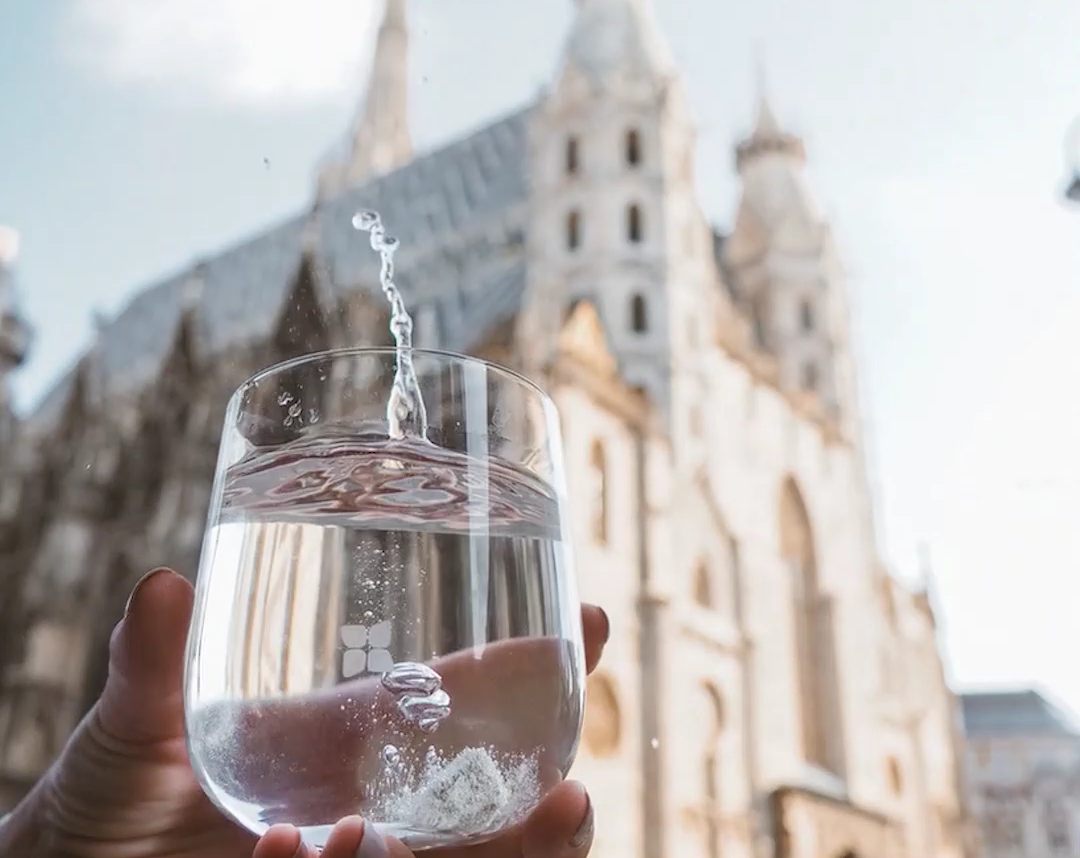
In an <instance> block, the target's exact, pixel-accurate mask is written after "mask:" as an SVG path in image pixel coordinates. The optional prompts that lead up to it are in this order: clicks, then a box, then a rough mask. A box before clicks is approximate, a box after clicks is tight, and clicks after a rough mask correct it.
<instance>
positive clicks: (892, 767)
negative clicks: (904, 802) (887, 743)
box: [885, 757, 904, 798]
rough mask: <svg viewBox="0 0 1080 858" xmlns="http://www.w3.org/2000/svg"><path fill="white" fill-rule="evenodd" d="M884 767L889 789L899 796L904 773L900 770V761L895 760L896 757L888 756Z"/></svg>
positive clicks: (902, 788)
mask: <svg viewBox="0 0 1080 858" xmlns="http://www.w3.org/2000/svg"><path fill="white" fill-rule="evenodd" d="M885 768H886V772H887V774H888V777H889V789H890V790H892V794H893V795H895V796H896V797H897V798H899V797H900V796H901V795H902V794H903V792H904V775H903V772H901V771H900V763H899V762H897V760H896V757H889V759H888V762H886V764H885Z"/></svg>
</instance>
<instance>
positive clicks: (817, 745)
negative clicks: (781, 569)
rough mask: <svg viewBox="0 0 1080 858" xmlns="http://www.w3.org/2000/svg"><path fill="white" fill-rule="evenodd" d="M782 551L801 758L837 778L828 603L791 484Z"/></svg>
mask: <svg viewBox="0 0 1080 858" xmlns="http://www.w3.org/2000/svg"><path fill="white" fill-rule="evenodd" d="M780 551H781V556H782V557H783V560H784V564H785V565H786V566H787V568H788V572H789V574H790V575H791V590H792V595H793V601H794V605H793V610H794V615H795V624H794V632H795V634H794V641H793V643H794V650H795V651H794V657H795V675H796V681H797V691H798V698H799V708H800V713H801V719H800V720H801V733H802V746H803V754H804V756H805V759H806V761H807V762H808V763H810V764H811V765H814V766H818V767H819V768H822V769H825V770H827V771H831V772H833V773H834V774H839V770H840V765H839V762H838V760H837V759H836V757H835V752H834V747H833V743H832V741H831V740H832V738H833V737H832V736H831V735H830V725H832V724H834V723H835V721H836V717H837V715H838V707H837V705H836V703H837V699H836V689H835V684H834V679H835V673H834V665H835V662H834V660H833V658H832V622H831V613H830V610H829V602H828V599H827V598H826V597H825V596H824V594H822V592H821V590H820V587H819V580H818V570H817V561H816V557H815V552H814V536H813V531H812V530H811V527H810V516H809V514H808V513H807V511H806V505H805V504H804V503H803V499H802V495H801V493H800V492H799V489H798V487H797V486H796V485H795V483H794V481H792V480H791V479H788V480H787V481H786V482H785V483H784V486H783V489H782V491H781V495H780Z"/></svg>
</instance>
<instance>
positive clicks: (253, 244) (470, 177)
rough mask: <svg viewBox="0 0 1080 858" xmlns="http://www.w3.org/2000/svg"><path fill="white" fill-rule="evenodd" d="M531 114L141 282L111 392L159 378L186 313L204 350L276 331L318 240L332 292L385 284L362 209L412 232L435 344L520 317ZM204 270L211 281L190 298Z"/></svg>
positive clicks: (421, 301) (417, 295) (103, 334)
mask: <svg viewBox="0 0 1080 858" xmlns="http://www.w3.org/2000/svg"><path fill="white" fill-rule="evenodd" d="M528 114H529V109H528V108H527V109H525V110H521V111H518V112H516V113H514V114H512V115H510V116H507V117H505V118H503V119H501V120H499V121H496V122H494V123H493V124H491V125H488V126H487V127H485V128H483V129H481V130H480V131H478V132H476V133H474V134H472V135H471V136H469V137H467V138H465V139H462V140H459V141H457V142H455V143H452V144H450V145H449V146H446V147H444V148H442V149H439V150H437V151H434V152H431V153H430V154H427V155H424V156H421V157H418V158H417V159H415V160H414V161H412V162H411V163H409V164H408V165H406V166H404V167H402V168H401V169H399V170H396V171H394V172H392V173H388V174H386V175H384V176H381V177H379V178H376V179H374V180H372V181H371V182H368V183H367V184H364V185H362V186H360V187H358V188H356V189H353V190H349V191H346V192H345V193H344V194H342V195H341V196H339V197H336V198H333V199H329V200H325V201H323V202H322V203H321V204H320V209H319V212H318V214H317V216H316V217H315V218H314V219H313V218H312V216H311V214H310V213H307V212H305V213H302V214H300V215H297V216H295V217H293V218H290V219H289V220H287V221H286V222H284V223H282V224H280V225H278V226H276V227H273V228H271V229H268V230H266V231H264V232H262V233H260V234H259V235H256V236H255V237H253V238H251V239H249V240H246V241H243V242H241V243H239V244H237V245H235V246H234V247H232V248H230V249H228V250H225V251H224V252H222V253H220V254H218V255H216V256H213V257H210V258H206V259H203V260H202V261H201V262H199V263H198V265H197V266H191V267H189V268H187V269H185V270H183V271H181V272H178V273H177V274H175V275H173V276H171V277H168V278H166V279H165V280H162V281H160V282H158V283H156V284H153V285H151V286H149V287H148V288H146V289H144V290H142V291H141V292H139V293H138V294H137V295H136V296H135V297H134V298H133V299H132V300H131V301H130V302H129V303H128V304H127V306H126V307H125V308H124V309H123V310H122V311H121V312H120V313H119V315H118V316H117V317H116V318H115V319H113V320H112V321H110V322H107V323H105V324H103V325H102V326H101V328H100V329H99V332H98V341H97V344H96V348H97V350H98V351H97V355H98V360H99V361H100V370H101V373H102V377H103V380H104V383H105V385H106V389H107V390H108V391H109V393H110V394H116V393H120V394H122V393H124V392H128V391H132V390H137V389H139V387H141V386H142V385H144V384H146V383H148V382H149V381H151V380H152V379H153V378H154V377H155V375H156V373H157V371H158V369H159V368H160V366H161V362H162V361H163V360H164V358H165V357H166V354H167V351H168V349H169V347H170V345H171V343H172V342H173V335H174V332H175V330H176V327H177V325H178V323H179V321H180V319H181V317H182V314H183V312H184V310H185V308H188V307H191V308H192V309H193V310H194V311H195V312H196V315H197V321H198V325H197V327H198V329H199V333H200V339H201V342H200V343H199V347H200V348H201V349H202V350H204V352H206V353H209V354H215V353H218V352H220V351H222V350H224V349H227V348H233V347H236V346H242V345H244V344H247V343H252V344H254V343H257V342H259V341H262V340H265V339H266V338H268V337H269V336H270V335H271V334H272V333H273V326H274V324H275V322H276V320H277V319H278V318H279V314H280V312H281V310H282V304H283V302H284V300H285V298H286V297H287V295H288V293H289V290H290V289H291V287H292V286H293V283H294V281H295V277H296V274H297V272H298V271H299V269H300V265H301V261H302V257H303V252H304V248H305V242H306V240H308V239H309V237H310V236H311V235H314V236H316V240H315V242H313V244H312V245H311V246H313V247H314V248H315V250H314V254H315V265H316V268H317V269H319V270H320V271H321V272H322V273H323V276H321V278H320V279H321V281H322V283H321V284H320V285H321V287H322V289H323V291H324V294H323V296H322V297H323V298H325V299H333V298H335V297H339V296H340V295H341V294H345V293H349V292H353V291H355V290H358V289H362V290H369V291H373V292H374V291H376V290H377V289H378V270H379V263H378V258H377V256H376V254H375V253H374V252H373V251H372V250H371V248H370V246H369V244H368V242H367V241H366V240H365V236H363V235H361V234H359V233H357V232H356V230H355V229H353V227H352V216H353V214H354V213H355V212H356V211H357V210H359V209H374V210H376V211H378V212H379V213H380V214H381V215H382V218H383V222H384V223H385V224H386V227H387V231H388V232H390V233H391V234H392V235H395V236H397V237H398V238H399V239H400V240H401V246H402V250H401V251H400V252H399V253H398V255H397V259H396V262H397V277H396V282H397V283H398V286H399V288H400V289H401V292H402V294H403V296H404V298H405V300H406V303H407V304H408V305H409V306H410V308H413V309H419V308H421V307H423V306H427V307H429V308H431V310H432V311H433V312H434V315H435V318H436V320H437V323H436V327H437V329H438V331H439V343H438V345H439V346H440V347H443V348H448V349H455V350H465V349H467V348H468V347H469V346H470V345H472V344H474V343H476V342H477V341H479V340H480V339H482V338H483V337H484V336H485V335H486V334H487V333H488V332H490V331H491V330H492V329H493V328H494V327H496V326H497V325H499V324H501V323H502V322H504V321H506V320H507V319H510V318H512V317H513V316H514V314H515V313H516V310H517V307H518V306H519V304H520V301H521V297H522V294H523V291H524V286H525V268H524V264H525V263H524V242H523V235H524V226H525V208H526V204H527V164H526V140H525V134H526V122H527V117H528ZM196 271H197V276H198V280H199V281H200V283H201V285H200V286H199V288H198V292H197V294H193V293H192V283H193V280H194V278H195V276H196ZM327 292H331V293H333V292H337V293H339V295H337V296H335V295H333V294H325V293H327ZM328 304H329V301H328ZM417 344H418V345H424V343H420V342H418V343H417ZM73 378H74V372H71V373H69V374H68V375H67V376H65V377H64V378H62V379H61V381H60V382H59V383H58V384H57V385H56V386H55V387H54V388H53V390H52V391H51V392H50V393H49V394H48V395H47V396H46V397H45V398H44V400H43V401H42V403H41V405H40V406H39V407H38V409H37V411H36V413H35V414H34V415H33V416H32V417H31V419H30V426H31V428H33V429H37V430H41V429H45V428H47V427H48V426H49V425H51V424H52V422H53V421H54V420H55V419H56V418H57V416H58V415H59V414H60V412H61V410H62V408H63V405H64V402H65V401H66V399H67V394H68V391H69V390H70V387H71V384H72V379H73Z"/></svg>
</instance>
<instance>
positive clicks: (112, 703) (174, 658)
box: [98, 569, 194, 743]
mask: <svg viewBox="0 0 1080 858" xmlns="http://www.w3.org/2000/svg"><path fill="white" fill-rule="evenodd" d="M193 602H194V591H193V590H192V587H191V584H189V583H188V582H187V580H185V579H184V578H182V577H181V576H180V575H177V574H176V573H175V572H173V571H172V570H171V569H155V570H154V571H152V572H149V573H147V574H146V575H145V576H144V577H143V578H142V580H141V581H139V583H138V584H136V585H135V589H134V590H133V591H132V593H131V597H130V599H129V600H128V606H127V611H126V612H125V614H124V619H122V620H121V621H120V622H119V624H117V626H116V629H115V630H114V631H113V634H112V640H110V641H109V678H108V681H107V682H106V683H105V691H104V692H103V693H102V695H101V700H100V701H99V703H98V717H99V718H100V720H101V724H102V726H103V727H104V728H105V730H106V731H107V732H109V733H110V734H111V735H112V736H114V737H115V738H117V739H120V740H121V741H125V742H134V743H151V742H163V741H167V740H170V739H180V738H183V736H184V688H183V686H184V650H185V646H186V644H187V633H188V624H189V623H190V621H191V610H192V605H193Z"/></svg>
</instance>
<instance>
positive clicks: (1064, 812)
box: [1043, 798, 1072, 855]
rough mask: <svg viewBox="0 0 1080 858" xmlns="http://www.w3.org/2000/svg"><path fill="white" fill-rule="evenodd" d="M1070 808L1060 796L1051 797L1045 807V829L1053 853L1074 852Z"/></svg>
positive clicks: (1068, 853) (1064, 853)
mask: <svg viewBox="0 0 1080 858" xmlns="http://www.w3.org/2000/svg"><path fill="white" fill-rule="evenodd" d="M1069 817H1070V814H1069V811H1068V809H1067V808H1066V806H1065V804H1064V803H1063V802H1062V800H1061V799H1060V798H1050V799H1048V800H1047V802H1046V806H1045V807H1044V808H1043V829H1044V830H1045V831H1046V843H1047V845H1048V846H1049V847H1050V854H1051V855H1071V854H1072V836H1071V834H1072V832H1071V830H1070V829H1071V828H1072V826H1071V820H1070V818H1069Z"/></svg>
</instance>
